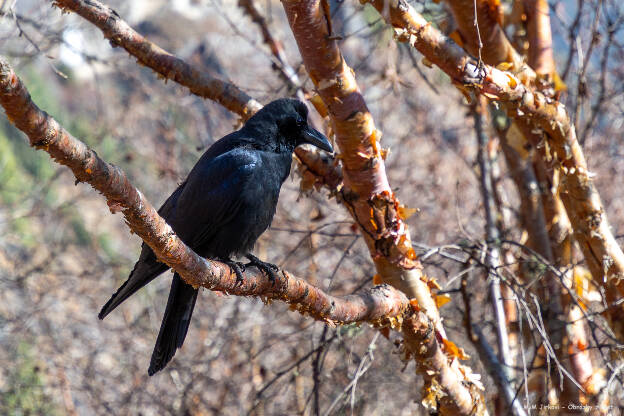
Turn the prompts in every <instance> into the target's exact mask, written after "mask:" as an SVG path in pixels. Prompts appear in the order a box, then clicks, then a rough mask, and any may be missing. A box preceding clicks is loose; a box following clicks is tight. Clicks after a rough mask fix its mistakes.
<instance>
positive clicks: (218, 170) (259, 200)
mask: <svg viewBox="0 0 624 416" xmlns="http://www.w3.org/2000/svg"><path fill="white" fill-rule="evenodd" d="M307 120H308V110H307V108H306V106H305V104H303V103H302V102H300V101H298V100H293V99H280V100H276V101H273V102H271V103H270V104H268V105H266V106H265V107H264V108H262V109H261V110H260V111H258V112H257V113H256V114H255V115H254V116H253V117H251V118H250V119H249V120H248V121H247V122H246V123H245V125H244V126H243V127H242V128H241V129H240V130H238V131H235V132H233V133H231V134H228V135H227V136H225V137H223V138H222V139H220V140H218V141H217V142H215V143H214V144H213V145H212V146H211V147H210V148H209V149H208V150H207V151H206V152H205V153H204V154H203V155H202V157H201V158H200V159H199V161H198V162H197V164H196V165H195V166H194V167H193V169H192V170H191V172H190V173H189V175H188V177H187V178H186V180H185V181H184V182H183V183H182V184H181V185H180V186H179V187H178V189H176V190H175V192H173V194H171V196H169V198H168V199H167V200H166V201H165V203H164V204H163V206H162V207H161V208H160V209H159V210H158V213H159V214H160V215H161V216H162V217H163V218H164V219H166V220H167V223H169V225H170V226H171V228H173V230H174V231H175V232H176V234H177V235H178V236H179V237H180V238H181V239H182V241H184V242H185V243H186V244H188V245H189V246H190V247H191V248H192V249H193V250H195V251H196V252H197V254H199V255H201V256H203V257H206V258H210V259H216V260H219V261H222V262H224V263H226V264H228V265H230V266H231V267H232V268H233V269H234V271H235V272H236V275H237V278H238V279H242V274H241V266H242V264H241V263H237V262H234V261H233V260H232V256H245V257H247V258H248V259H249V260H250V263H248V264H247V266H249V265H254V266H256V267H258V268H259V269H261V270H264V271H265V272H266V273H267V274H268V275H269V276H270V277H271V278H272V279H274V278H275V275H274V273H273V272H274V271H275V270H277V268H276V267H275V265H273V264H270V263H265V262H263V261H260V260H259V259H258V258H257V257H255V256H253V255H252V254H251V253H250V251H251V250H252V248H253V246H254V244H255V242H256V240H257V239H258V237H260V235H261V234H262V233H263V232H264V231H265V230H266V229H267V228H268V227H269V225H271V220H272V219H273V215H274V214H275V209H276V206H277V198H278V196H279V193H280V188H281V186H282V183H283V182H284V181H285V180H286V178H287V177H288V175H289V173H290V165H291V162H292V153H293V150H294V149H295V147H297V146H298V145H300V144H303V143H310V144H312V145H315V146H317V147H319V148H321V149H323V150H326V151H328V152H332V151H333V150H332V147H331V145H330V144H329V141H328V140H327V138H326V137H325V136H323V135H322V134H321V133H319V132H318V131H316V130H314V129H312V128H310V127H309V126H308V122H307ZM167 269H169V266H167V265H166V264H164V263H160V262H159V261H158V260H157V259H156V256H155V254H154V252H153V251H152V250H151V249H150V248H149V246H147V244H145V243H143V246H142V249H141V255H140V257H139V260H138V261H137V263H136V264H135V266H134V269H133V270H132V272H131V273H130V276H129V277H128V280H126V282H125V283H124V284H123V285H122V286H121V287H120V288H119V289H118V290H117V292H116V293H115V294H114V295H113V296H112V297H111V299H110V300H109V301H108V302H107V303H106V305H104V307H103V308H102V310H101V311H100V314H99V315H98V317H99V318H100V319H104V317H105V316H106V315H108V314H109V313H110V312H111V311H112V310H113V309H115V308H116V307H117V306H118V305H119V304H120V303H121V302H123V301H124V300H126V299H127V298H128V297H129V296H131V295H132V294H133V293H135V292H136V291H137V290H139V289H140V288H142V287H143V286H145V285H146V284H148V283H149V282H151V281H152V280H153V279H154V278H155V277H157V276H158V275H160V274H161V273H163V272H164V271H165V270H167ZM197 293H198V290H197V289H194V288H193V287H192V286H190V285H188V284H187V283H185V282H184V281H183V280H182V278H181V277H180V276H179V275H178V274H177V273H175V274H174V275H173V282H172V284H171V291H170V292H169V300H168V301H167V307H166V309H165V316H164V317H163V321H162V324H161V327H160V332H159V333H158V338H157V340H156V346H155V347H154V352H153V353H152V359H151V362H150V366H149V370H148V373H149V375H150V376H151V375H153V374H154V373H156V372H157V371H160V370H162V369H163V368H164V367H165V366H166V365H167V363H168V362H169V361H170V360H171V358H172V357H173V355H174V354H175V352H176V349H177V348H180V347H182V343H183V342H184V338H185V337H186V332H187V331H188V327H189V323H190V321H191V315H192V313H193V307H194V306H195V301H196V300H197Z"/></svg>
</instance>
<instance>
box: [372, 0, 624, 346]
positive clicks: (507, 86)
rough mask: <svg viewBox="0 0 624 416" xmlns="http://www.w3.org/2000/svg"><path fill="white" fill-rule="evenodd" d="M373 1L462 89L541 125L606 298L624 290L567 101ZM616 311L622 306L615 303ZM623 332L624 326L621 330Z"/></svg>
mask: <svg viewBox="0 0 624 416" xmlns="http://www.w3.org/2000/svg"><path fill="white" fill-rule="evenodd" d="M364 2H367V3H371V4H372V5H373V6H374V7H375V8H376V9H377V10H378V11H379V12H380V13H381V14H382V15H383V16H384V18H386V20H387V21H388V22H390V23H391V24H392V25H393V26H394V27H395V30H396V33H397V37H398V39H399V40H400V41H405V42H409V43H410V45H412V46H414V47H415V48H416V49H418V50H419V51H420V52H421V53H422V54H423V55H425V57H426V58H427V59H428V60H429V61H431V62H432V63H434V64H436V65H438V66H439V67H440V69H442V70H443V71H444V72H445V73H446V74H447V75H449V76H450V77H451V79H452V80H453V82H454V83H456V84H457V85H458V86H459V87H460V88H464V89H468V90H473V89H474V90H476V91H478V92H480V93H482V94H484V95H485V96H486V97H488V98H489V99H491V100H496V101H498V102H499V103H500V104H501V105H502V106H503V107H504V108H505V109H506V110H507V114H508V115H509V116H510V117H512V118H514V119H517V120H530V122H531V124H532V125H533V126H534V128H539V129H542V130H543V132H544V133H545V137H546V138H547V141H545V142H543V143H533V144H534V145H539V146H548V149H547V150H548V151H547V152H546V156H547V158H548V160H547V162H548V163H551V164H553V165H554V166H555V167H557V168H558V169H560V171H561V173H562V175H561V176H562V179H561V187H562V189H561V191H562V192H561V194H562V200H563V202H564V205H565V207H566V211H567V212H568V213H569V217H570V220H571V221H572V226H573V229H574V235H575V237H576V239H577V241H578V242H579V245H580V247H581V250H582V251H583V254H584V256H585V260H586V262H587V264H588V266H589V269H590V271H591V272H592V276H593V277H594V279H595V281H596V283H597V284H599V285H601V286H603V287H606V291H607V300H608V301H609V302H614V301H615V300H616V299H617V298H618V297H619V296H621V295H624V280H623V278H624V253H622V250H621V249H620V247H619V246H618V244H617V242H616V241H615V238H614V236H613V234H612V232H611V229H610V227H609V223H608V220H607V217H606V213H605V210H604V208H603V206H602V203H601V201H600V196H599V195H598V192H597V190H596V187H595V186H594V183H593V181H592V179H591V177H592V173H591V172H589V171H588V169H587V164H586V162H585V157H584V155H583V152H582V150H581V147H580V145H579V143H578V141H577V139H576V131H575V129H574V125H573V124H572V123H571V122H570V117H569V115H568V113H567V111H566V109H565V106H564V105H563V104H561V103H559V102H557V101H554V100H552V99H550V98H548V97H546V96H544V95H543V94H541V93H539V92H535V91H533V90H531V89H530V88H529V87H527V86H525V85H524V84H522V82H521V81H520V79H519V78H518V77H516V76H514V75H512V74H511V73H509V72H504V71H501V70H498V69H496V68H494V67H491V66H487V65H486V66H484V67H483V69H482V70H480V69H479V68H477V65H476V63H475V61H474V58H472V57H471V56H469V55H467V54H466V53H465V52H464V51H462V50H461V48H460V47H459V46H457V45H456V44H455V43H454V42H453V41H452V40H450V39H449V38H447V37H446V36H444V35H443V34H442V33H440V31H438V30H437V29H435V28H434V27H433V26H432V25H430V24H429V22H427V21H426V20H425V19H424V18H423V17H422V16H421V15H420V14H418V13H417V12H416V11H414V9H413V8H412V7H411V6H410V5H409V4H408V3H407V2H405V1H404V0H398V1H397V2H386V1H384V0H364ZM612 311H613V312H614V313H615V312H617V314H618V315H619V314H621V313H624V311H623V310H622V308H621V307H618V308H612ZM618 333H620V334H622V333H624V328H622V329H621V330H620V332H618Z"/></svg>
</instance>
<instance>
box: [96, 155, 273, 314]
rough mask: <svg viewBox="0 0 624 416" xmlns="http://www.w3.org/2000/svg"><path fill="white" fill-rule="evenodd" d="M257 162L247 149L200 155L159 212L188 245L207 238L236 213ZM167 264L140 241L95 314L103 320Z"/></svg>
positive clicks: (259, 161) (164, 268)
mask: <svg viewBox="0 0 624 416" xmlns="http://www.w3.org/2000/svg"><path fill="white" fill-rule="evenodd" d="M260 164H261V159H260V156H259V155H258V154H256V153H255V152H253V151H251V150H249V149H240V148H238V149H233V150H230V151H228V152H226V153H224V154H222V155H219V156H217V157H215V158H214V159H206V158H202V159H200V161H199V162H198V163H197V165H195V167H194V168H193V170H192V171H191V173H189V176H188V178H187V180H186V182H185V183H183V184H182V185H180V187H179V188H178V189H176V191H175V192H174V193H173V194H172V195H171V196H170V197H169V199H167V201H166V202H165V204H163V206H162V207H161V208H160V210H159V213H160V214H161V215H162V216H163V217H164V218H165V219H166V220H167V222H168V223H169V225H171V227H172V228H173V230H174V231H175V232H176V234H178V236H179V237H180V238H181V239H182V241H184V242H185V243H187V244H189V245H190V246H191V248H195V247H197V246H198V245H197V244H195V242H196V241H206V240H208V239H210V238H211V236H212V235H213V234H214V231H215V229H216V228H217V227H219V226H220V225H222V224H224V223H227V222H229V221H230V220H231V219H232V218H233V217H234V216H235V215H237V213H238V209H239V207H240V200H239V196H240V194H241V193H242V191H243V187H244V185H245V182H246V181H247V180H248V179H249V178H250V177H251V175H252V174H253V171H254V169H256V168H257V167H258V166H259V165H260ZM168 268H169V266H167V265H166V264H164V263H160V262H158V261H157V259H156V256H155V255H154V253H153V252H152V250H151V249H150V248H149V247H148V246H147V245H146V244H145V243H144V246H143V250H142V251H141V256H140V257H139V260H138V261H137V263H136V264H135V266H134V269H133V271H132V272H131V273H130V276H129V277H128V280H126V282H125V283H124V284H123V285H122V286H121V287H120V288H119V289H118V290H117V292H115V294H114V295H113V296H112V297H111V299H110V300H109V301H108V302H107V303H106V305H104V307H103V308H102V310H101V312H100V314H99V315H98V317H99V318H100V319H104V317H105V316H106V315H108V314H109V313H110V312H111V311H112V310H113V309H115V308H116V307H117V306H119V304H121V303H122V302H123V301H124V300H126V299H127V298H128V297H130V296H131V295H132V294H134V293H135V292H136V291H137V290H139V289H140V288H142V287H143V286H145V285H146V284H148V283H149V282H151V281H152V280H153V279H154V278H155V277H157V276H158V275H160V274H161V273H162V272H164V271H165V270H167V269H168Z"/></svg>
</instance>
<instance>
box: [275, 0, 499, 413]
mask: <svg viewBox="0 0 624 416" xmlns="http://www.w3.org/2000/svg"><path fill="white" fill-rule="evenodd" d="M282 4H283V6H284V10H285V11H286V15H287V17H288V21H289V23H290V27H291V29H292V32H293V35H294V37H295V40H296V41H297V45H298V47H299V52H300V53H301V56H302V58H303V63H304V65H305V67H306V69H307V71H308V74H309V76H310V78H311V80H312V82H313V83H314V85H315V87H316V89H317V91H318V93H319V96H320V97H321V99H322V100H323V102H324V104H325V106H326V107H327V109H328V113H329V116H330V119H331V122H332V125H333V131H334V132H335V135H336V143H337V145H338V147H339V149H340V151H341V160H342V162H343V178H344V188H343V190H342V191H341V195H342V199H343V202H344V203H345V205H346V206H347V207H348V208H349V211H350V212H351V215H352V216H353V218H354V219H355V221H356V223H357V224H358V225H359V227H360V231H361V233H362V235H363V237H364V240H365V242H366V244H367V246H368V249H369V251H370V253H371V257H372V258H373V261H374V262H375V266H376V268H377V271H378V273H379V275H380V276H381V278H382V279H383V280H384V281H385V282H387V283H390V284H391V285H393V286H395V287H397V288H399V289H401V290H402V291H404V292H405V293H406V294H407V295H408V296H409V297H410V298H416V300H417V301H418V306H419V308H420V310H421V311H422V312H423V313H420V314H418V316H415V317H412V318H410V319H409V320H408V321H406V322H404V323H403V327H402V328H403V335H404V341H405V348H406V350H407V351H408V352H410V354H411V355H413V356H414V358H415V359H416V363H417V364H416V365H417V371H418V372H419V374H421V375H422V376H423V378H424V380H425V386H424V391H423V396H424V399H423V404H424V405H425V406H426V407H428V408H435V409H438V408H439V411H440V414H453V415H456V414H461V415H468V414H475V413H476V414H487V410H486V409H485V406H484V399H483V396H482V395H481V393H480V392H479V390H478V387H477V386H478V383H476V382H475V378H471V377H472V376H473V374H472V372H471V371H470V369H469V368H467V367H465V366H462V365H459V364H458V362H457V361H455V362H454V364H458V365H457V366H455V365H451V364H452V363H453V361H454V360H456V358H453V354H452V353H450V350H451V349H452V347H451V346H454V344H453V343H452V342H450V341H448V340H446V339H445V338H446V336H445V333H444V328H443V327H442V324H441V320H440V316H439V312H438V309H437V306H436V305H435V302H434V301H433V297H432V294H431V291H430V289H429V287H428V286H427V284H426V281H425V279H426V278H425V277H424V275H423V272H422V265H421V263H420V262H419V261H418V259H417V258H416V254H415V253H414V251H413V248H412V246H411V240H410V235H409V231H408V229H407V225H406V224H405V222H404V221H403V220H404V218H402V217H401V216H400V209H399V207H400V205H399V201H398V199H397V198H396V196H395V195H394V193H393V192H392V190H391V188H390V185H389V183H388V179H387V177H386V172H385V166H384V157H383V151H382V149H381V146H380V144H379V139H380V138H381V133H380V132H379V131H378V130H377V129H376V128H375V123H374V121H373V117H372V115H371V114H370V112H369V111H368V108H367V106H366V103H365V101H364V97H363V96H362V94H361V93H360V90H359V88H358V85H357V82H356V80H355V75H354V73H353V70H352V69H351V68H350V67H349V66H348V65H347V63H346V62H345V60H344V58H343V57H342V54H341V52H340V49H339V48H338V44H337V42H336V40H335V39H333V38H331V33H329V28H330V27H331V24H330V19H331V17H330V16H329V14H328V13H327V10H326V8H324V7H323V6H322V4H321V2H320V1H315V0H307V1H299V0H283V1H282ZM455 349H457V347H455ZM445 352H446V353H445ZM447 354H448V355H447Z"/></svg>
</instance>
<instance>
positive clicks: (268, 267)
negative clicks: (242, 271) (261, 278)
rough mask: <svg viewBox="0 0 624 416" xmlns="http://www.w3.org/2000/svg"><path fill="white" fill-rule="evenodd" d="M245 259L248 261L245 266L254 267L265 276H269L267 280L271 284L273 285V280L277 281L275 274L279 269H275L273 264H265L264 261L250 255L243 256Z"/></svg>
mask: <svg viewBox="0 0 624 416" xmlns="http://www.w3.org/2000/svg"><path fill="white" fill-rule="evenodd" d="M245 257H247V258H248V259H249V263H247V264H246V265H245V266H256V267H257V268H258V269H259V270H262V271H263V272H265V273H266V274H267V276H269V279H270V280H271V282H272V283H275V279H277V275H276V274H275V272H276V271H278V270H279V267H277V266H276V265H274V264H273V263H267V262H266V261H262V260H260V259H259V258H258V257H256V256H254V255H253V254H251V253H247V254H245Z"/></svg>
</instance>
